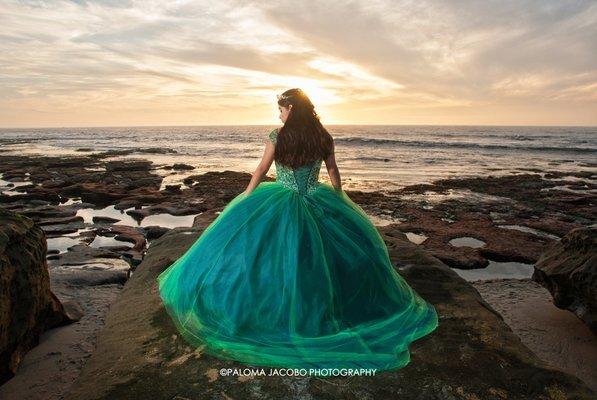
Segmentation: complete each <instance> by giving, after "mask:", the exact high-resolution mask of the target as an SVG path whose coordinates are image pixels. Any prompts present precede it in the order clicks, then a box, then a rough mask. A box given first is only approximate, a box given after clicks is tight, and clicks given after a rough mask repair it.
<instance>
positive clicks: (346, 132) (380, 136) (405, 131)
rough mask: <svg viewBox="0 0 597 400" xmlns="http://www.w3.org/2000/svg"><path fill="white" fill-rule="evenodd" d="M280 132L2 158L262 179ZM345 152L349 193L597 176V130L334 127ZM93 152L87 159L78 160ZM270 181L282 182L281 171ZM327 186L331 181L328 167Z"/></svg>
mask: <svg viewBox="0 0 597 400" xmlns="http://www.w3.org/2000/svg"><path fill="white" fill-rule="evenodd" d="M276 126H279V125H246V126H242V125H235V126H162V127H101V128H43V129H42V128H35V129H33V128H31V129H0V154H29V155H52V156H61V155H69V156H72V155H77V154H79V155H82V154H90V153H93V152H102V151H106V150H125V149H145V150H147V149H166V150H167V151H168V152H166V153H151V152H147V153H146V152H140V153H134V154H132V155H127V156H117V157H113V158H110V159H121V158H146V159H149V160H152V161H153V162H154V163H155V164H157V165H171V164H173V163H186V164H190V165H193V166H194V167H196V169H195V171H190V172H189V171H184V172H179V173H176V174H174V175H170V174H171V171H165V170H164V171H163V172H160V173H161V174H163V175H164V177H165V182H164V185H165V184H171V183H176V182H177V181H179V180H180V179H182V177H184V176H186V175H189V174H190V173H202V172H207V171H224V170H234V171H244V172H249V173H251V172H253V170H254V169H255V167H256V166H257V165H258V163H259V160H260V159H261V156H262V154H263V149H264V146H265V144H264V142H265V140H267V135H268V133H269V132H270V131H271V130H272V129H273V128H275V127H276ZM326 128H327V129H328V131H329V132H330V133H331V134H332V136H333V137H334V139H335V142H336V160H337V162H338V165H339V168H340V174H341V176H342V181H343V186H344V188H345V189H360V190H365V191H368V190H381V191H384V190H392V189H398V188H401V187H404V186H407V185H411V184H419V183H430V182H432V181H433V180H436V179H440V178H448V177H470V176H486V175H489V174H493V175H502V174H508V173H511V172H524V171H525V170H528V169H529V168H532V169H537V170H540V171H546V170H555V171H569V172H574V171H582V170H593V171H594V170H595V167H596V166H597V127H566V126H562V127H547V126H470V125H466V126H445V125H443V126H438V125H326ZM78 149H85V151H77V150H78ZM268 175H270V176H275V167H274V165H273V164H272V167H271V169H270V172H269V173H268ZM320 179H321V180H322V181H328V179H327V173H326V170H325V165H323V166H322V170H321V177H320Z"/></svg>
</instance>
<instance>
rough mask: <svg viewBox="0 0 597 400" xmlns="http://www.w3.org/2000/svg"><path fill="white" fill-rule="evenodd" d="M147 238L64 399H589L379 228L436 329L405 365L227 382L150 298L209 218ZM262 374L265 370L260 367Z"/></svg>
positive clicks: (226, 364)
mask: <svg viewBox="0 0 597 400" xmlns="http://www.w3.org/2000/svg"><path fill="white" fill-rule="evenodd" d="M196 222H197V227H195V228H176V229H173V230H171V231H169V232H167V233H166V234H164V235H163V236H161V237H160V238H159V239H156V240H155V241H153V242H152V244H151V246H150V247H149V249H148V252H147V254H146V256H145V258H144V260H143V262H142V264H141V265H140V266H139V267H138V269H137V270H136V272H135V273H134V274H133V276H132V278H131V279H130V280H129V281H127V283H126V285H125V287H124V289H123V290H122V292H121V294H120V296H119V298H118V299H117V300H116V301H115V302H114V303H113V304H112V305H111V309H110V312H109V314H108V316H107V318H106V325H105V328H104V330H102V331H101V332H100V334H99V337H98V344H97V349H96V351H95V352H94V353H93V355H92V356H91V357H90V359H89V361H88V362H87V364H86V365H85V367H84V368H83V370H82V373H81V375H80V377H79V379H78V381H77V382H76V383H75V385H74V386H73V389H72V391H71V393H70V394H69V395H67V399H68V400H79V399H85V400H92V399H142V398H152V399H207V398H209V399H340V398H341V399H359V400H365V399H390V398H392V399H394V398H399V399H403V400H408V399H441V400H444V399H445V400H450V399H468V400H471V399H472V400H474V399H483V400H494V399H499V400H504V399H533V400H547V399H553V400H555V399H593V398H595V396H596V394H595V393H594V392H592V391H591V390H590V389H589V388H587V387H586V386H585V385H584V383H583V382H582V381H581V380H579V379H578V378H576V377H573V376H571V375H568V374H565V373H563V372H560V371H558V370H555V369H552V368H550V367H548V366H547V365H546V364H545V363H543V362H542V361H541V360H539V359H538V358H537V357H536V356H535V355H534V353H532V352H531V351H530V350H529V349H528V348H527V347H525V346H524V345H523V344H522V343H521V341H520V340H519V339H518V337H517V336H515V335H514V333H513V332H512V331H511V330H510V328H509V327H508V326H507V325H506V324H505V323H504V321H503V319H502V318H501V316H500V315H499V314H498V313H497V312H496V311H495V310H494V309H492V308H491V307H490V306H489V305H488V304H487V303H486V302H485V301H484V300H483V299H482V298H481V296H480V295H479V293H478V292H477V291H476V290H475V289H474V288H473V287H472V286H471V285H470V284H468V283H467V282H466V281H465V280H464V279H462V278H460V277H459V276H458V275H457V274H456V273H455V272H453V271H452V270H451V269H450V268H448V267H447V266H446V265H445V264H443V263H442V262H441V261H439V260H438V259H437V258H435V257H433V256H431V255H430V254H429V253H428V252H426V251H425V250H424V249H423V248H422V247H420V246H416V245H414V244H412V243H410V242H409V241H408V240H407V239H406V238H405V236H404V235H403V234H402V233H400V232H398V231H397V230H391V227H389V228H388V229H384V228H382V229H380V230H381V231H382V233H383V236H384V239H385V240H386V243H387V245H388V250H389V252H390V256H391V259H392V261H393V262H394V263H395V265H396V266H397V268H398V271H399V273H400V274H401V275H402V276H404V278H405V279H406V280H407V281H408V283H409V284H410V285H411V286H412V287H413V288H414V289H415V290H416V291H417V292H418V293H420V294H421V295H422V296H423V297H424V298H426V299H427V300H428V301H430V302H431V303H432V304H434V306H435V307H436V309H437V311H438V314H439V316H440V321H439V327H438V328H437V330H436V331H434V332H432V334H430V335H428V336H426V337H424V338H421V339H419V340H418V341H416V342H414V343H413V344H412V345H411V347H410V350H411V363H410V364H409V365H407V366H406V367H405V368H402V369H400V370H398V371H394V372H381V373H379V374H377V375H376V376H356V377H334V378H321V377H284V376H281V377H270V376H252V377H247V376H244V377H225V376H220V375H219V372H218V371H219V370H220V368H246V367H247V365H246V364H241V363H237V362H235V361H231V360H222V359H219V358H215V357H213V356H210V355H208V354H205V353H202V351H201V349H200V348H199V349H193V348H191V347H189V346H188V345H187V343H186V342H184V341H183V340H182V338H181V336H180V335H179V334H178V332H177V331H176V328H175V327H174V325H173V323H172V321H171V319H170V317H169V316H168V314H167V313H166V311H165V309H164V307H163V305H162V303H161V299H160V297H159V294H158V292H157V282H156V278H157V276H158V274H159V273H160V272H162V271H163V270H164V269H165V268H166V267H168V266H169V265H171V263H172V262H173V261H175V260H176V259H177V258H178V257H180V256H181V255H182V254H183V253H184V252H185V251H186V250H187V249H188V248H189V246H191V245H192V244H193V243H194V242H195V240H197V238H198V236H199V234H200V232H201V231H202V229H204V228H205V226H206V224H207V223H208V220H206V219H197V221H196ZM268 371H269V370H268Z"/></svg>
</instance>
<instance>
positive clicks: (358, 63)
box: [0, 0, 597, 127]
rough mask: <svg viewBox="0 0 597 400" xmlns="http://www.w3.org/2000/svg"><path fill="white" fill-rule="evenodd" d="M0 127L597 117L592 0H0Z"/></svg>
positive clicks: (530, 121)
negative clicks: (293, 112)
mask: <svg viewBox="0 0 597 400" xmlns="http://www.w3.org/2000/svg"><path fill="white" fill-rule="evenodd" d="M0 24H1V26H2V28H1V30H0V54H1V57H0V127H54V126H58V127H60V126H128V125H210V124H214V125H221V124H279V123H280V121H279V120H278V112H277V105H276V103H275V97H276V94H277V93H281V92H282V91H284V90H286V89H289V88H292V87H300V88H302V89H303V90H304V91H305V92H306V93H307V94H308V95H309V96H310V97H311V99H312V100H313V102H314V103H315V106H316V110H317V111H318V113H319V114H320V117H321V121H322V122H323V123H324V124H326V123H327V124H463V125H469V124H475V125H476V124H479V125H483V124H487V125H597V51H596V50H597V43H596V38H597V2H595V1H549V0H538V1H378V0H366V1H358V2H350V1H338V2H336V1H334V2H332V1H296V0H295V1H279V0H277V1H271V2H265V1H264V2H259V1H256V2H249V1H236V2H234V1H232V2H228V1H210V2H207V1H140V2H137V1H126V0H107V1H72V2H70V1H69V2H66V1H47V2H45V1H21V2H15V1H6V0H4V1H1V2H0Z"/></svg>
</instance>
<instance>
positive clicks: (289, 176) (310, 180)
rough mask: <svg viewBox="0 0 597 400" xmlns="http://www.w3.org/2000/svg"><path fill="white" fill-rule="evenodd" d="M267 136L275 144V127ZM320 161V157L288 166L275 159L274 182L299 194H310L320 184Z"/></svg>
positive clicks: (276, 133)
mask: <svg viewBox="0 0 597 400" xmlns="http://www.w3.org/2000/svg"><path fill="white" fill-rule="evenodd" d="M269 138H270V140H271V141H272V143H273V144H274V145H275V144H276V141H277V138H278V129H277V128H276V129H274V130H273V131H271V132H270V134H269ZM322 162H323V160H322V159H321V158H320V159H317V160H315V161H313V162H312V163H309V164H306V165H303V166H301V167H299V168H290V167H288V166H286V165H283V164H280V163H279V162H278V161H275V164H276V182H278V183H280V184H282V186H284V187H287V188H289V189H292V190H294V191H295V192H297V193H299V194H301V195H305V194H311V193H312V192H313V191H314V190H315V189H317V187H318V186H319V185H320V182H319V171H320V169H321V163H322Z"/></svg>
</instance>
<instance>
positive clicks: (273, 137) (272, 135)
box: [269, 128, 278, 144]
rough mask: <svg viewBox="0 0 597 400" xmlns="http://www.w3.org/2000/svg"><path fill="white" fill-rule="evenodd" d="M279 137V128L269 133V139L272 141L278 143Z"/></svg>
mask: <svg viewBox="0 0 597 400" xmlns="http://www.w3.org/2000/svg"><path fill="white" fill-rule="evenodd" d="M277 138H278V128H276V129H274V130H272V131H271V132H270V133H269V140H271V142H272V143H273V144H276V140H277Z"/></svg>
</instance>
